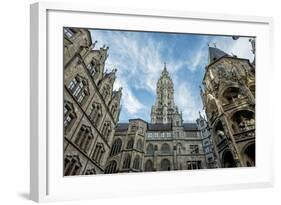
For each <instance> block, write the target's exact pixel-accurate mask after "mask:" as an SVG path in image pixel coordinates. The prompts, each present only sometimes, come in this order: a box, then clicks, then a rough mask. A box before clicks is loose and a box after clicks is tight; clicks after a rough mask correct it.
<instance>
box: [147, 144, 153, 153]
mask: <svg viewBox="0 0 281 205" xmlns="http://www.w3.org/2000/svg"><path fill="white" fill-rule="evenodd" d="M153 153H154V150H153V145H152V144H148V146H147V148H146V154H148V155H153Z"/></svg>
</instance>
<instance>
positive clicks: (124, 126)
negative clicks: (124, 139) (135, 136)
mask: <svg viewBox="0 0 281 205" xmlns="http://www.w3.org/2000/svg"><path fill="white" fill-rule="evenodd" d="M128 127H129V123H118V124H117V126H116V129H115V131H116V132H125V131H127V130H128Z"/></svg>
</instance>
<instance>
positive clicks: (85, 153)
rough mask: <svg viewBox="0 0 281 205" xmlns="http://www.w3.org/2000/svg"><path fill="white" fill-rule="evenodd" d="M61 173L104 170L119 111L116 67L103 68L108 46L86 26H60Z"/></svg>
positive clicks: (94, 172)
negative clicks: (100, 43) (98, 43)
mask: <svg viewBox="0 0 281 205" xmlns="http://www.w3.org/2000/svg"><path fill="white" fill-rule="evenodd" d="M63 36H64V51H63V55H64V56H63V57H64V62H63V63H64V87H63V89H64V121H63V126H64V143H63V144H64V173H63V174H64V176H69V175H90V174H98V173H104V169H105V166H106V160H107V158H108V155H109V153H110V150H111V144H112V140H113V136H114V132H115V126H116V124H117V122H118V117H119V112H120V99H121V95H122V93H121V92H122V91H121V89H119V90H117V91H115V90H113V84H114V81H115V78H116V69H114V70H112V71H111V72H104V65H105V61H106V59H107V57H108V55H107V50H108V47H105V46H104V47H102V48H100V49H96V48H95V44H96V42H94V43H92V40H91V35H90V32H89V31H88V30H86V29H77V28H64V30H63Z"/></svg>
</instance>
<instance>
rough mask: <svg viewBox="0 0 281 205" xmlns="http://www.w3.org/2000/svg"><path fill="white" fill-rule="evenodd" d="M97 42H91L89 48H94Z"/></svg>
mask: <svg viewBox="0 0 281 205" xmlns="http://www.w3.org/2000/svg"><path fill="white" fill-rule="evenodd" d="M97 43H98V41H95V42H94V43H92V45H91V48H92V49H93V48H95V46H96V44H97Z"/></svg>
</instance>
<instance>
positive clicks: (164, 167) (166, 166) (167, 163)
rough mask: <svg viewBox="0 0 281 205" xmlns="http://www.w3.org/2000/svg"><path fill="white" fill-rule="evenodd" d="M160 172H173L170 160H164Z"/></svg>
mask: <svg viewBox="0 0 281 205" xmlns="http://www.w3.org/2000/svg"><path fill="white" fill-rule="evenodd" d="M160 170H161V171H169V170H171V163H170V161H169V160H168V159H162V161H161V167H160Z"/></svg>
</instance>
